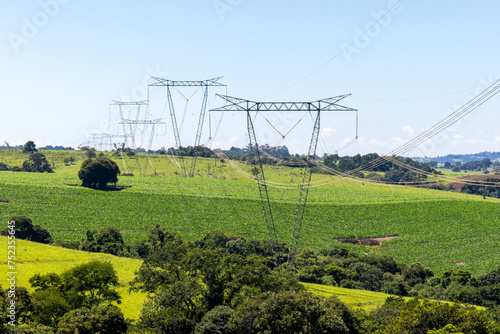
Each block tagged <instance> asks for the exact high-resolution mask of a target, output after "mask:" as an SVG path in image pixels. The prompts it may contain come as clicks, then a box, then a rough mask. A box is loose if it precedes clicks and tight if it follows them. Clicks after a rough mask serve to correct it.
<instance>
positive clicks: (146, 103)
mask: <svg viewBox="0 0 500 334" xmlns="http://www.w3.org/2000/svg"><path fill="white" fill-rule="evenodd" d="M111 104H112V105H118V106H142V105H148V104H149V101H148V100H144V101H132V102H125V101H117V100H113V103H111Z"/></svg>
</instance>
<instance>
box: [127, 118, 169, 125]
mask: <svg viewBox="0 0 500 334" xmlns="http://www.w3.org/2000/svg"><path fill="white" fill-rule="evenodd" d="M162 119H163V118H159V119H142V120H141V119H139V120H133V119H126V118H123V119H122V121H121V122H120V124H165V122H162Z"/></svg>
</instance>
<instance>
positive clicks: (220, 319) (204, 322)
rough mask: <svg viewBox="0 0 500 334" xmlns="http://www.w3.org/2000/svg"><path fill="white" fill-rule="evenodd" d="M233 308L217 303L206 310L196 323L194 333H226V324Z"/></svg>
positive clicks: (227, 329)
mask: <svg viewBox="0 0 500 334" xmlns="http://www.w3.org/2000/svg"><path fill="white" fill-rule="evenodd" d="M233 312H234V311H233V310H232V309H231V308H230V307H228V306H225V305H219V306H217V307H215V308H213V309H211V310H210V311H208V312H207V313H206V314H205V315H204V316H203V318H202V319H201V321H200V322H199V323H198V324H197V325H196V331H195V333H196V334H223V333H228V331H229V328H228V326H227V324H228V322H229V318H230V317H231V315H232V314H233Z"/></svg>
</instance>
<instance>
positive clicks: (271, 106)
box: [210, 94, 357, 272]
mask: <svg viewBox="0 0 500 334" xmlns="http://www.w3.org/2000/svg"><path fill="white" fill-rule="evenodd" d="M349 95H350V94H348V95H340V96H336V97H331V98H327V99H323V100H318V101H313V102H255V101H250V100H245V99H240V98H236V97H231V96H223V95H219V94H217V96H219V97H221V98H222V99H224V100H225V101H226V102H227V105H225V106H223V107H219V108H215V109H211V110H210V111H242V112H246V114H247V129H248V137H249V141H250V146H251V148H252V152H253V154H254V156H255V157H257V161H258V166H259V175H260V177H256V178H255V179H256V181H257V184H258V187H259V193H260V198H261V203H262V208H263V211H264V219H265V222H266V227H267V231H268V236H269V241H270V243H271V249H272V251H273V256H274V261H275V264H276V266H277V267H278V268H280V267H281V259H280V254H279V250H278V248H277V247H278V239H277V236H276V227H275V224H274V217H273V213H272V210H271V201H270V199H269V192H268V189H267V185H266V179H265V176H264V168H263V166H262V160H261V154H260V151H259V145H258V143H257V137H256V135H255V129H254V125H253V122H252V117H251V116H250V112H252V111H254V112H261V111H270V112H276V111H280V112H310V113H311V112H316V119H315V121H314V127H313V130H312V135H311V140H310V143H309V150H308V153H307V156H306V157H305V162H306V164H305V167H304V173H303V174H304V177H303V180H302V184H300V186H299V187H300V194H299V200H298V203H297V209H296V212H295V219H294V223H293V230H292V236H291V240H290V247H289V251H288V259H287V268H286V271H287V272H288V271H289V270H290V269H291V268H292V267H293V265H294V263H295V254H296V251H297V246H298V243H299V239H300V232H301V229H302V223H303V220H304V213H305V210H306V203H307V196H308V194H309V188H310V184H311V176H312V169H311V165H312V164H311V163H310V161H312V160H314V157H315V155H316V148H317V146H318V138H319V131H320V119H321V117H320V116H321V113H322V112H357V110H356V109H352V108H349V107H345V106H343V105H340V104H338V102H339V101H341V100H343V99H345V98H346V97H348V96H349ZM356 115H357V113H356ZM356 136H357V134H356Z"/></svg>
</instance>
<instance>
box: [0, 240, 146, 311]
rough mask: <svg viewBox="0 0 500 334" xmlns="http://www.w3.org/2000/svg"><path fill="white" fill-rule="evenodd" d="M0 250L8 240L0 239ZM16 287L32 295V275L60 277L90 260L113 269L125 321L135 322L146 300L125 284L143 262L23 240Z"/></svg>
mask: <svg viewBox="0 0 500 334" xmlns="http://www.w3.org/2000/svg"><path fill="white" fill-rule="evenodd" d="M0 244H1V245H2V249H7V237H0ZM6 253H7V252H5V256H4V257H3V258H1V259H0V264H1V266H2V268H4V270H2V276H1V279H2V287H3V288H6V284H7V283H6V282H7V254H6ZM15 256H16V258H15V267H16V272H17V274H16V286H20V287H25V288H27V289H28V290H29V291H33V289H31V286H30V284H29V279H30V278H31V277H32V276H33V275H35V274H47V273H56V274H61V273H62V272H63V271H65V270H68V269H69V268H72V267H74V266H77V265H79V264H82V263H85V262H89V261H92V260H101V261H108V262H111V263H112V264H113V267H114V268H115V270H116V272H117V274H118V278H119V282H120V286H119V287H118V288H117V291H118V293H119V294H120V296H121V298H122V303H121V304H119V305H117V306H118V307H120V308H121V310H122V312H123V314H124V315H125V318H130V319H137V318H138V317H139V314H140V311H141V307H142V304H143V302H144V300H145V299H146V296H145V295H144V294H141V293H134V292H132V293H129V286H128V283H129V282H131V281H132V280H133V278H134V272H135V271H136V270H137V269H138V268H139V267H140V265H141V263H142V261H140V260H135V259H128V258H123V257H117V256H113V255H109V254H101V253H87V252H82V251H77V250H71V249H66V248H62V247H55V246H50V245H44V244H39V243H36V242H31V241H26V240H20V239H17V240H16V254H15Z"/></svg>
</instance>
